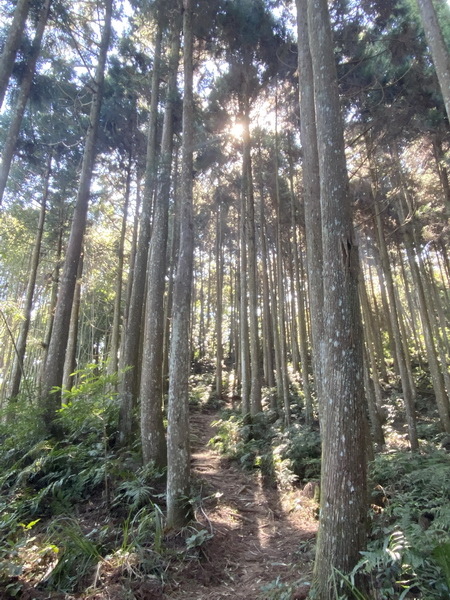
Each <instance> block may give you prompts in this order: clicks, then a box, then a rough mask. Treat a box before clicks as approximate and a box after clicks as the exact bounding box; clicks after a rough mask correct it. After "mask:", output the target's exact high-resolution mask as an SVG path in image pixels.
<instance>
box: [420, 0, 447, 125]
mask: <svg viewBox="0 0 450 600" xmlns="http://www.w3.org/2000/svg"><path fill="white" fill-rule="evenodd" d="M417 4H418V5H419V12H420V17H421V20H422V25H423V29H424V31H425V37H426V39H427V43H428V46H429V47H430V51H431V56H432V58H433V62H434V67H435V69H436V74H437V77H438V80H439V85H440V88H441V92H442V97H443V98H444V105H445V110H446V111H447V118H448V119H449V120H450V52H449V49H448V46H447V44H446V42H445V40H444V36H443V34H442V30H441V27H440V25H439V21H438V18H437V14H436V10H435V8H434V5H433V0H417Z"/></svg>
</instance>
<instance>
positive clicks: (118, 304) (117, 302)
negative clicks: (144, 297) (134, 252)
mask: <svg viewBox="0 0 450 600" xmlns="http://www.w3.org/2000/svg"><path fill="white" fill-rule="evenodd" d="M130 125H131V128H132V131H133V132H134V127H135V124H134V120H133V122H132V123H131V124H130ZM133 137H134V135H133ZM132 165H133V142H131V146H130V150H129V154H128V164H127V170H126V180H125V200H124V204H123V214H122V225H121V228H120V237H119V247H118V248H117V269H116V290H115V294H114V314H113V324H112V331H111V341H110V346H109V362H108V373H109V375H112V374H114V373H117V369H118V352H119V346H120V322H121V317H122V287H123V263H124V251H125V236H126V232H127V218H128V205H129V203H130V189H131V173H132Z"/></svg>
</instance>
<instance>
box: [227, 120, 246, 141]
mask: <svg viewBox="0 0 450 600" xmlns="http://www.w3.org/2000/svg"><path fill="white" fill-rule="evenodd" d="M230 134H231V135H232V136H233V137H234V138H236V139H237V140H240V139H241V138H242V136H243V134H244V126H243V125H242V123H238V122H236V123H233V124H232V125H231V127H230Z"/></svg>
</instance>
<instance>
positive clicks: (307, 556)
mask: <svg viewBox="0 0 450 600" xmlns="http://www.w3.org/2000/svg"><path fill="white" fill-rule="evenodd" d="M217 418H218V414H217V412H214V411H207V410H205V408H203V409H198V410H196V411H194V412H193V413H192V415H191V443H192V483H193V489H194V495H195V496H196V498H197V499H196V502H195V505H196V509H195V510H196V512H195V519H194V525H192V526H189V527H188V528H186V529H185V530H184V531H182V532H181V533H178V534H172V535H171V534H170V532H169V533H167V535H166V536H165V538H164V541H163V547H164V552H163V554H162V555H159V554H158V553H155V561H158V560H159V562H160V565H159V568H158V570H159V573H160V574H159V575H158V574H155V575H151V574H148V575H144V574H143V573H142V572H139V569H136V568H135V567H136V564H135V563H134V562H133V560H134V558H133V556H132V555H130V557H129V558H128V559H127V560H125V561H122V562H118V563H117V564H115V563H114V561H112V560H107V561H103V562H100V563H99V565H98V568H97V570H96V573H95V574H93V575H91V574H90V575H89V577H88V579H89V581H86V586H85V591H84V592H83V593H81V594H73V595H72V594H64V593H61V592H48V591H45V590H42V591H41V590H40V589H39V587H40V586H36V582H39V581H42V580H43V579H44V577H45V571H46V569H47V570H51V568H52V565H53V566H54V563H55V560H57V559H56V557H53V559H52V558H51V557H50V558H49V557H48V556H47V555H45V556H42V552H41V551H40V550H39V545H38V544H37V545H33V546H32V547H29V546H27V547H26V548H24V549H23V552H24V572H23V575H22V576H21V577H20V578H19V577H13V578H11V580H10V584H11V586H12V587H9V590H10V591H9V593H8V592H6V590H5V592H4V595H2V593H3V592H2V591H1V590H0V598H1V599H2V600H3V598H5V600H6V599H7V598H11V599H12V598H13V597H14V598H16V597H18V596H16V595H14V587H15V584H17V586H18V589H20V592H19V594H20V596H19V597H20V598H22V600H129V599H130V598H132V599H133V600H168V599H170V600H221V599H226V598H230V599H235V600H244V599H245V600H270V599H275V598H277V599H279V598H283V600H287V599H288V598H289V599H290V600H301V599H303V598H306V597H307V593H308V590H309V584H308V582H309V581H310V579H311V570H312V565H313V558H314V543H315V536H316V532H317V526H318V522H317V520H316V513H317V504H316V502H315V501H314V499H313V496H314V486H311V484H308V485H307V486H306V487H305V488H304V489H303V490H301V489H296V490H292V489H290V490H286V491H281V490H279V489H277V487H276V486H275V485H274V484H273V482H268V481H264V480H263V478H262V476H261V473H260V471H257V470H255V471H253V472H251V471H245V470H243V469H242V468H240V466H239V465H238V464H235V463H233V462H231V461H230V460H227V459H224V458H223V457H222V456H220V455H219V454H218V453H217V452H216V451H214V450H213V449H212V448H211V447H210V446H209V445H208V442H209V440H210V439H211V438H213V437H214V436H215V435H216V431H215V429H214V427H213V425H212V423H213V422H214V421H215V420H217ZM198 499H201V500H198ZM80 511H81V512H80V514H79V515H78V520H79V522H80V524H81V525H82V527H83V528H84V529H86V530H87V531H90V530H92V529H94V528H95V527H100V526H101V525H102V524H105V523H106V522H107V521H108V515H107V514H106V513H105V512H104V506H103V508H102V502H101V499H100V498H99V502H98V503H96V502H95V501H94V500H93V501H92V502H90V503H89V504H88V505H86V506H83V507H82V508H81V509H80ZM189 536H191V537H192V536H194V539H196V540H198V541H199V542H200V543H199V544H198V545H197V546H195V547H194V548H192V549H189V550H187V545H186V539H188V538H189ZM32 539H34V538H32ZM50 554H52V553H50ZM52 556H53V555H52ZM52 561H53V562H52ZM41 563H42V564H41ZM27 565H28V566H27ZM28 570H30V573H29V577H27V571H28ZM41 571H42V572H41ZM161 573H163V575H162V576H161ZM33 579H34V581H33ZM35 586H36V587H35Z"/></svg>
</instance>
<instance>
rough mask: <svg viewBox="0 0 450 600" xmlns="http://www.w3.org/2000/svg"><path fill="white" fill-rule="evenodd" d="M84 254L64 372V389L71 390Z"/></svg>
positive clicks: (80, 262) (81, 257)
mask: <svg viewBox="0 0 450 600" xmlns="http://www.w3.org/2000/svg"><path fill="white" fill-rule="evenodd" d="M83 262H84V261H83V254H81V256H80V261H79V263H78V272H77V282H76V285H75V293H74V295H73V303H72V313H71V315H70V326H69V339H68V341H67V350H66V360H65V362H64V373H63V382H62V386H63V388H64V390H71V389H72V386H73V381H74V376H73V373H74V371H75V369H76V365H77V346H78V328H79V316H80V306H81V278H82V276H83Z"/></svg>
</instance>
